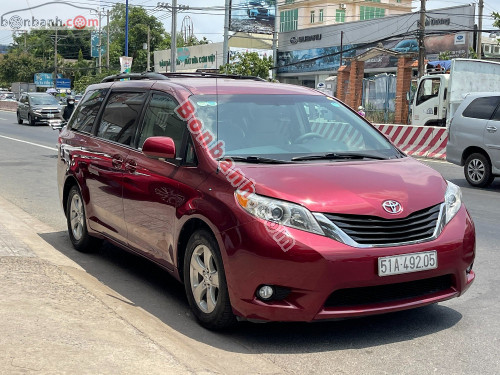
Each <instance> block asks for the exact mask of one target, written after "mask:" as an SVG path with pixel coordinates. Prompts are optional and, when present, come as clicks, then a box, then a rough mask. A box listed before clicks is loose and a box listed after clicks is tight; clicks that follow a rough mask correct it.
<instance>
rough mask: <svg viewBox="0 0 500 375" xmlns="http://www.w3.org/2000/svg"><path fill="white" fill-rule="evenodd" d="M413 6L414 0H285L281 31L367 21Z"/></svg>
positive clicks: (281, 9) (400, 11)
mask: <svg viewBox="0 0 500 375" xmlns="http://www.w3.org/2000/svg"><path fill="white" fill-rule="evenodd" d="M411 9H412V8H411V0H365V1H363V0H361V1H359V0H285V2H284V4H282V3H281V2H280V6H279V31H280V32H289V31H296V30H302V29H308V28H311V27H317V26H327V25H337V24H342V23H345V22H352V21H365V20H371V19H376V18H382V17H386V16H394V15H398V14H405V13H410V12H411Z"/></svg>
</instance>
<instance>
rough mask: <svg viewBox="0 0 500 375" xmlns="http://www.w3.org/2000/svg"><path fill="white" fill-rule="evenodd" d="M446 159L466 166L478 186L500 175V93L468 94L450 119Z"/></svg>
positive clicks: (469, 176) (468, 179) (467, 175)
mask: <svg viewBox="0 0 500 375" xmlns="http://www.w3.org/2000/svg"><path fill="white" fill-rule="evenodd" d="M446 160H448V161H449V162H450V163H454V164H457V165H460V166H463V167H464V175H465V178H466V180H467V182H468V183H469V184H471V185H472V186H475V187H486V186H489V185H490V184H491V183H492V182H493V180H494V179H495V176H500V92H490V93H474V94H469V95H467V96H466V97H465V99H464V100H463V102H462V103H461V104H460V105H459V107H458V108H457V110H456V112H455V114H454V115H453V118H452V119H451V121H450V128H449V133H448V143H447V145H446Z"/></svg>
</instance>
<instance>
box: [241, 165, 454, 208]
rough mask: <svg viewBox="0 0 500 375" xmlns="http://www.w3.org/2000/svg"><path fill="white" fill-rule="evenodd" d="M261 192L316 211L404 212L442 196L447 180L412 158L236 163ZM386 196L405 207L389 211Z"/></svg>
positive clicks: (427, 204) (437, 201) (440, 200)
mask: <svg viewBox="0 0 500 375" xmlns="http://www.w3.org/2000/svg"><path fill="white" fill-rule="evenodd" d="M237 164H238V168H240V169H241V171H242V172H243V174H244V175H245V176H246V177H248V178H252V179H253V180H254V181H255V182H256V192H257V194H261V195H266V196H269V197H274V198H278V199H283V200H287V201H290V202H295V203H299V204H301V205H303V206H305V207H307V208H308V209H309V210H311V211H313V212H323V213H343V214H352V215H370V216H371V215H373V216H379V217H384V218H395V217H398V218H404V217H406V216H408V215H410V214H411V213H412V212H415V211H419V210H421V209H424V208H427V207H430V206H433V205H436V204H438V203H441V202H443V201H444V194H445V191H446V181H445V180H444V179H443V177H442V176H441V175H440V174H439V173H438V172H436V171H435V170H433V169H432V168H430V167H427V166H426V165H424V164H422V163H420V162H418V161H417V160H415V159H412V158H409V157H407V158H403V159H395V160H382V161H359V162H358V161H356V162H328V163H324V162H321V163H304V164H302V163H301V164H282V165H275V164H273V165H267V164H259V165H255V164H245V163H237ZM386 200H395V201H398V202H399V203H400V204H401V205H402V207H403V211H402V212H401V213H399V214H397V215H393V214H389V213H387V212H386V211H385V210H384V209H383V208H382V202H384V201H386Z"/></svg>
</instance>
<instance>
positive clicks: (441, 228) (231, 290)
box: [58, 73, 475, 329]
mask: <svg viewBox="0 0 500 375" xmlns="http://www.w3.org/2000/svg"><path fill="white" fill-rule="evenodd" d="M123 78H128V80H123ZM58 184H59V193H60V198H61V202H62V205H63V207H64V212H65V215H66V217H67V222H68V231H69V236H70V238H71V241H72V243H73V245H74V247H75V248H76V249H77V250H80V251H91V250H95V249H98V244H99V241H100V240H102V239H106V240H108V241H110V242H112V243H113V244H115V245H117V246H120V247H122V248H123V249H126V250H128V251H131V252H134V253H137V254H139V255H141V256H144V257H146V258H148V259H150V260H152V261H153V262H155V263H156V264H158V265H160V266H161V267H163V268H165V269H166V270H167V271H168V272H170V273H171V274H172V275H173V276H174V277H175V278H177V279H178V280H180V281H181V282H183V283H184V284H185V289H186V294H187V297H188V301H189V304H190V307H191V309H192V311H193V313H194V315H195V316H196V318H197V319H198V321H199V322H200V323H201V324H202V325H203V326H205V327H207V328H210V329H221V328H227V327H230V326H232V325H233V324H234V323H235V322H236V321H237V320H250V321H307V322H309V321H317V320H323V319H335V318H346V317H355V316H363V315H370V314H379V313H387V312H392V311H399V310H404V309H409V308H414V307H419V306H424V305H428V304H431V303H436V302H439V301H444V300H447V299H450V298H453V297H458V296H460V295H461V294H463V293H464V292H465V291H466V290H467V288H468V287H469V286H470V284H471V283H472V281H473V280H474V272H473V270H472V265H473V262H474V256H475V231H474V224H473V222H472V220H471V218H470V216H469V214H468V212H467V210H466V208H465V206H464V204H463V203H462V196H461V191H460V189H459V188H458V187H457V186H456V185H454V184H452V183H451V182H449V181H446V180H444V179H443V177H442V176H441V175H440V174H439V173H437V172H436V171H434V170H433V169H431V168H429V167H427V166H425V165H424V164H422V163H420V162H419V161H417V160H415V159H413V158H411V157H408V156H406V155H405V154H404V153H403V152H401V151H400V150H398V149H397V148H396V147H394V146H393V145H392V144H391V143H390V142H389V141H388V140H387V139H386V138H385V137H384V136H383V135H382V134H380V133H379V132H378V131H377V130H376V129H374V128H373V127H372V126H371V125H370V124H369V123H368V122H367V121H366V120H364V119H363V118H361V117H360V116H358V115H357V114H356V113H355V112H354V111H353V110H352V109H350V108H349V107H347V106H346V105H344V104H343V103H342V102H340V101H338V100H337V99H335V98H333V97H330V96H327V95H325V94H323V93H320V92H318V91H316V90H312V89H309V88H305V87H299V86H293V85H285V84H278V83H268V82H265V81H262V80H259V79H253V78H251V77H241V76H223V75H217V74H205V73H200V74H195V73H193V74H179V73H177V74H175V73H173V74H170V75H169V74H167V75H160V74H155V73H145V74H137V75H134V74H131V75H117V76H112V77H108V78H106V79H105V80H104V81H103V83H101V84H97V85H92V86H89V88H88V89H87V91H86V93H85V95H84V97H83V98H82V100H81V102H80V104H79V106H78V107H77V109H76V110H75V112H74V113H73V116H72V117H71V119H70V121H69V123H68V124H67V126H66V127H64V128H63V129H62V131H61V133H60V137H59V158H58Z"/></svg>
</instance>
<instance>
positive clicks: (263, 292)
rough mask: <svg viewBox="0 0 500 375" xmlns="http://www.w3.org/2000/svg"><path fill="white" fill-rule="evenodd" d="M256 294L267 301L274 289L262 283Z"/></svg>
mask: <svg viewBox="0 0 500 375" xmlns="http://www.w3.org/2000/svg"><path fill="white" fill-rule="evenodd" d="M258 294H259V298H260V299H262V300H264V301H268V300H270V299H271V298H272V297H273V294H274V289H273V287H272V286H269V285H263V286H261V287H260V288H259V291H258Z"/></svg>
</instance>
